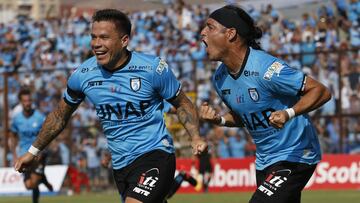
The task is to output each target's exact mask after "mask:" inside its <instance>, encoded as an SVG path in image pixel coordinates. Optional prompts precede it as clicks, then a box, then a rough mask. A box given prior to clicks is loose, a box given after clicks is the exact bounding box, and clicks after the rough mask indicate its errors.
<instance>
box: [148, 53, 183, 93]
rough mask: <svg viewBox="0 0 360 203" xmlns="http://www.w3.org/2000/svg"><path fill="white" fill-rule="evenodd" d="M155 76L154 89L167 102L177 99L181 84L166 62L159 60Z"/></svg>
mask: <svg viewBox="0 0 360 203" xmlns="http://www.w3.org/2000/svg"><path fill="white" fill-rule="evenodd" d="M155 67H156V68H155V72H154V74H153V85H154V89H155V90H156V91H157V92H158V93H159V94H160V95H161V96H162V97H163V98H164V99H166V100H170V99H172V98H175V97H176V96H177V95H178V94H179V92H180V89H181V84H180V82H179V81H178V80H177V79H176V77H175V75H174V73H173V72H172V70H171V69H170V68H169V66H168V64H167V63H166V62H165V60H163V59H160V58H157V59H156V64H155Z"/></svg>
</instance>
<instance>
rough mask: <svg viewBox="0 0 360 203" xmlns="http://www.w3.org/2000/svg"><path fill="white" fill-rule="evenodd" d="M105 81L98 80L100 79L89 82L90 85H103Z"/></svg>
mask: <svg viewBox="0 0 360 203" xmlns="http://www.w3.org/2000/svg"><path fill="white" fill-rule="evenodd" d="M103 82H104V81H101V80H98V81H89V82H88V85H87V86H88V87H94V86H101V85H103Z"/></svg>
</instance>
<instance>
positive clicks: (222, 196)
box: [0, 190, 360, 203]
mask: <svg viewBox="0 0 360 203" xmlns="http://www.w3.org/2000/svg"><path fill="white" fill-rule="evenodd" d="M250 195H251V193H210V194H176V195H175V196H174V197H173V198H172V199H171V200H170V201H169V203H246V202H248V200H249V198H250ZM28 202H31V198H30V197H0V203H28ZM40 203H120V200H119V198H118V195H117V193H116V192H115V191H114V192H111V193H101V194H95V193H86V194H81V195H75V196H46V197H42V198H41V199H40ZM302 203H360V191H355V190H351V191H348V190H346V191H345V190H344V191H341V190H336V191H334V190H332V191H305V192H303V197H302Z"/></svg>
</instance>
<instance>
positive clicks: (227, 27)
mask: <svg viewBox="0 0 360 203" xmlns="http://www.w3.org/2000/svg"><path fill="white" fill-rule="evenodd" d="M201 36H202V41H203V42H204V44H205V45H206V51H207V54H208V58H209V59H210V60H212V61H220V62H222V64H221V65H220V66H219V67H218V68H217V70H216V72H215V73H214V75H213V78H212V82H213V85H214V87H215V90H216V92H217V94H218V95H219V96H220V97H221V99H222V100H223V102H224V103H225V104H226V105H227V107H229V109H230V112H228V113H226V114H224V115H219V114H218V113H217V112H215V110H214V108H212V107H211V106H209V105H208V104H203V105H202V106H201V108H200V113H199V114H200V117H201V119H203V120H206V121H209V122H211V123H214V124H218V125H221V126H228V127H246V128H247V130H248V131H249V132H250V134H251V136H252V138H253V140H254V143H255V144H256V182H257V190H256V191H255V193H254V194H253V196H252V198H251V200H250V202H251V203H260V202H266V203H290V202H291V203H299V202H300V201H301V191H302V189H303V188H304V187H305V185H306V183H307V182H308V180H309V179H310V177H311V175H312V174H313V172H314V170H315V168H316V165H317V163H318V162H319V161H320V160H321V152H320V145H319V140H318V137H317V134H316V130H315V128H314V126H313V125H312V123H311V121H310V118H309V116H308V115H307V113H308V112H309V111H312V110H314V109H317V108H319V107H320V106H321V105H323V104H324V103H326V102H327V101H328V100H329V99H330V98H331V95H330V92H329V90H328V89H327V88H325V86H324V85H322V84H321V83H319V82H318V81H316V80H314V79H313V78H311V77H309V76H306V75H305V74H304V73H302V72H301V71H299V70H296V69H294V68H291V67H289V66H288V65H287V64H286V63H285V62H284V61H282V60H280V59H278V58H276V57H273V56H271V55H269V54H268V53H266V52H264V51H262V50H261V49H260V46H259V44H258V43H257V42H256V40H257V39H259V38H261V36H262V32H261V30H260V29H259V28H258V27H256V26H255V24H254V21H253V19H252V18H251V17H250V16H249V15H248V14H247V13H246V12H245V11H244V10H243V9H241V8H239V7H236V6H231V5H228V6H224V7H222V8H220V9H217V10H215V11H214V12H212V13H211V14H210V16H209V18H208V19H207V21H206V26H205V27H204V28H203V30H202V31H201Z"/></svg>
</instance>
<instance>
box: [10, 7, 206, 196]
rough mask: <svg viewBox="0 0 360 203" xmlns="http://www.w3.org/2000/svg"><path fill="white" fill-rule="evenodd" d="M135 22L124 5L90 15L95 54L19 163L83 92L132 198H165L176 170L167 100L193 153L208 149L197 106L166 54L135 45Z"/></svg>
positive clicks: (60, 125) (45, 140)
mask: <svg viewBox="0 0 360 203" xmlns="http://www.w3.org/2000/svg"><path fill="white" fill-rule="evenodd" d="M130 33H131V22H130V20H129V18H128V17H127V16H126V15H125V14H124V13H122V12H121V11H118V10H115V9H103V10H99V11H96V12H95V14H94V15H93V18H92V30H91V48H92V51H93V53H94V55H95V56H94V57H92V58H90V59H88V60H86V61H85V62H84V63H82V64H81V65H80V66H79V67H78V68H77V69H76V71H75V72H74V73H73V74H72V75H71V76H70V78H69V79H68V83H67V90H66V91H65V93H64V99H63V100H61V101H60V102H59V105H58V107H57V108H56V109H55V110H54V111H53V112H51V113H50V114H49V115H48V117H47V118H46V121H45V123H44V125H43V128H42V129H41V131H40V133H39V136H38V137H37V139H36V140H35V141H34V142H33V144H32V146H31V147H30V148H29V150H28V152H27V153H26V154H25V155H23V156H22V157H20V158H19V159H18V161H17V162H16V163H15V169H16V170H17V171H20V172H24V170H27V169H28V167H29V165H30V164H31V163H32V162H33V161H34V160H35V157H36V156H37V155H38V153H39V152H40V151H41V150H43V149H44V148H45V147H46V146H47V145H48V144H49V143H50V142H51V141H52V140H53V139H55V137H56V136H57V135H58V134H59V133H60V132H61V131H62V130H63V129H64V128H65V126H66V123H67V122H68V121H69V120H70V118H71V115H72V113H73V112H74V111H75V110H76V109H77V107H78V106H79V104H80V103H81V102H82V101H83V100H84V99H85V97H86V98H87V99H88V100H89V101H91V102H92V103H93V104H94V106H95V108H96V113H97V116H98V118H99V119H100V121H101V124H102V127H103V130H104V134H105V136H106V137H107V141H108V148H109V151H110V153H111V158H112V167H113V171H114V179H115V182H116V185H117V188H118V191H119V193H120V195H121V196H122V198H123V199H124V200H125V202H126V203H139V202H156V203H158V202H159V203H160V202H163V201H164V200H165V197H166V195H167V194H168V191H169V189H170V188H169V185H171V183H172V182H173V179H174V172H175V155H174V146H173V140H172V137H171V135H170V133H169V132H168V131H167V129H166V126H165V122H164V118H163V107H164V104H163V100H164V99H165V100H167V101H168V102H170V103H171V104H172V105H173V106H174V107H175V108H176V111H177V115H178V117H179V120H180V122H181V123H182V124H183V125H184V127H185V129H186V130H187V132H188V134H189V135H190V138H191V143H192V149H193V153H194V154H199V153H202V152H204V151H206V149H207V144H206V142H204V141H203V140H202V139H201V137H200V135H199V119H198V113H197V111H196V108H195V106H194V105H193V104H192V103H191V101H190V100H189V99H188V98H187V97H186V96H185V94H184V92H183V91H182V90H181V84H180V82H179V81H178V80H177V79H176V78H175V76H174V74H173V72H172V70H171V69H170V67H168V65H167V63H166V62H165V60H163V59H160V58H158V57H155V56H151V55H145V54H142V53H138V52H135V51H129V50H128V49H127V45H128V44H129V41H130Z"/></svg>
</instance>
